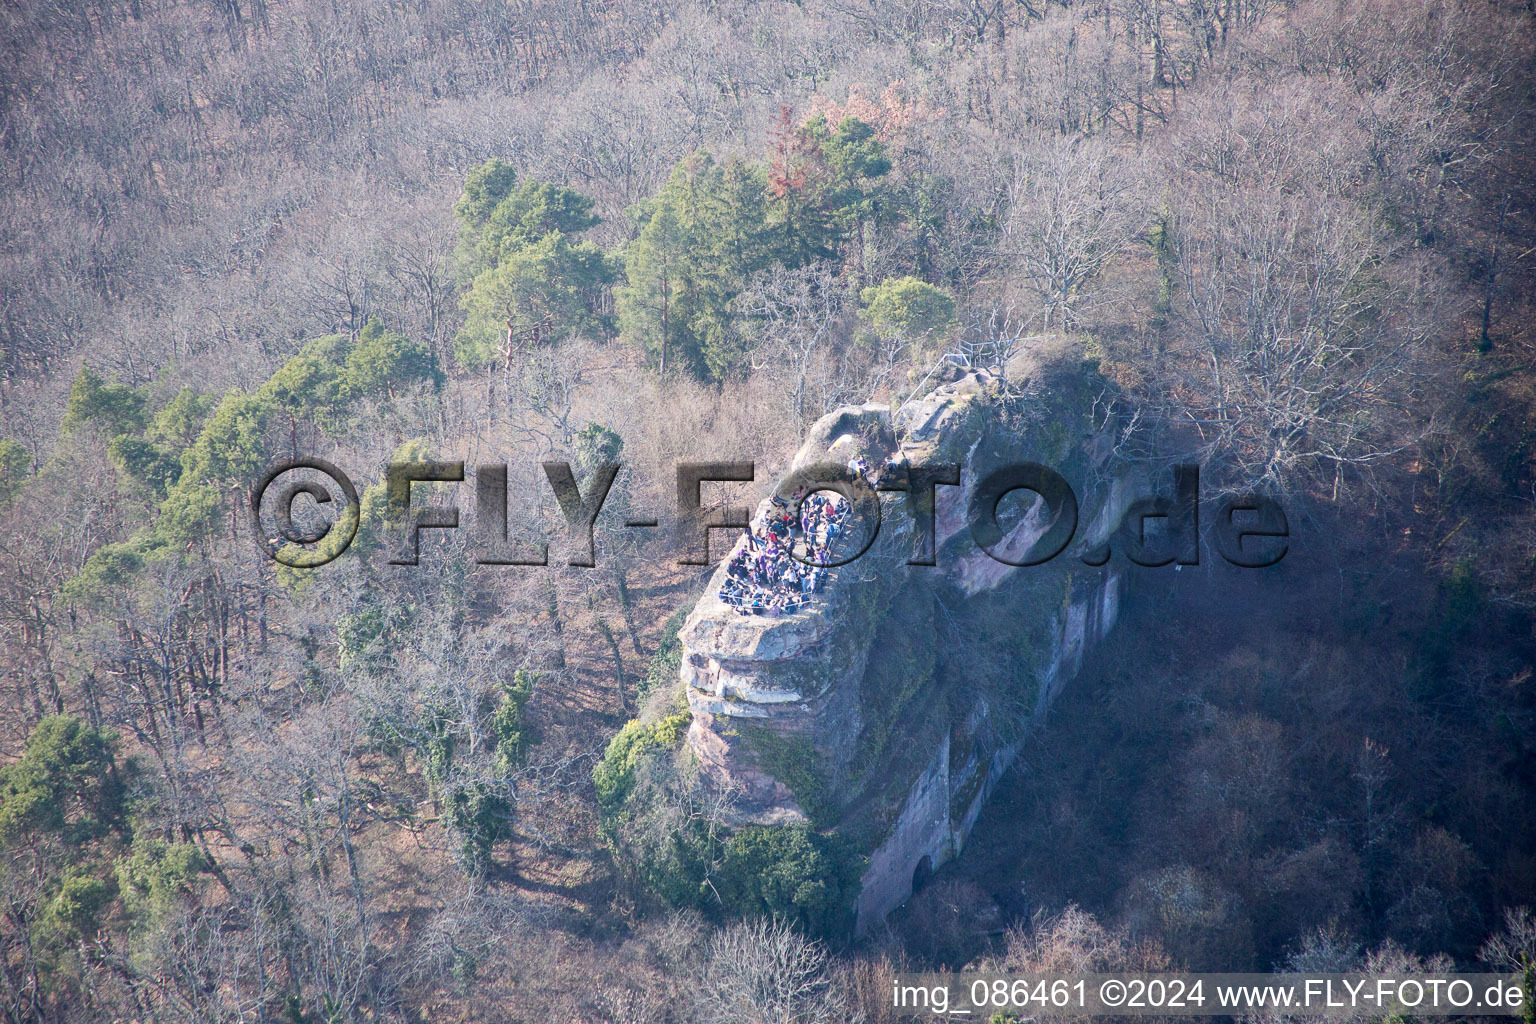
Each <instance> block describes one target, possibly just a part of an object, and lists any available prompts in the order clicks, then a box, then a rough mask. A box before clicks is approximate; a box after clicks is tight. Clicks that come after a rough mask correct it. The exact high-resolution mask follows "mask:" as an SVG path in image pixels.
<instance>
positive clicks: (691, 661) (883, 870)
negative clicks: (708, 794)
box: [679, 359, 1133, 931]
mask: <svg viewBox="0 0 1536 1024" xmlns="http://www.w3.org/2000/svg"><path fill="white" fill-rule="evenodd" d="M1105 388H1106V384H1105V382H1104V380H1103V378H1101V377H1099V376H1098V374H1097V373H1096V370H1095V368H1094V367H1093V366H1092V364H1087V363H1083V362H1081V361H1079V360H1075V359H1072V360H1066V361H1057V362H1054V363H1051V364H1049V365H1047V366H1044V367H1037V368H1035V369H1034V370H1033V371H1032V372H1030V373H1029V374H1028V375H1027V377H1025V379H1023V380H1022V381H1021V380H1019V379H1017V378H1015V379H1014V380H1012V381H1010V382H1005V381H1003V380H1001V379H999V378H996V377H993V376H991V375H988V374H986V373H981V372H977V373H973V374H970V375H968V376H966V377H964V378H962V379H960V380H958V381H955V382H954V383H951V384H947V385H945V386H943V387H940V388H939V389H938V390H937V391H935V392H934V393H932V394H931V395H930V396H928V397H926V398H924V399H922V400H920V401H913V402H909V403H908V404H907V405H905V406H903V407H902V408H901V409H900V410H899V411H898V412H896V413H895V414H894V415H893V414H892V412H891V410H890V409H889V408H887V407H885V406H880V405H866V406H850V407H845V408H842V409H839V410H837V411H836V412H833V413H831V414H829V415H827V416H825V417H823V418H822V419H821V420H820V421H818V422H817V423H816V424H815V426H814V427H813V428H812V429H811V431H810V433H809V435H808V436H807V438H806V440H805V443H804V445H803V446H802V447H801V449H800V451H799V452H798V453H797V455H796V457H795V460H794V463H793V465H792V467H791V471H790V472H791V474H793V473H794V472H796V471H799V470H804V469H806V468H807V467H810V466H813V465H816V464H821V463H827V462H829V461H835V462H839V463H846V462H847V461H848V460H849V458H850V457H851V456H852V455H853V454H855V453H856V452H857V453H862V454H863V455H864V457H865V458H866V460H867V461H868V463H869V464H870V465H871V466H874V467H881V466H883V465H884V464H885V463H886V461H887V459H888V458H890V457H892V456H895V458H896V459H897V460H898V461H902V460H905V462H907V463H908V464H910V465H914V466H916V465H925V464H926V465H932V464H941V463H947V464H952V465H957V466H959V467H961V483H960V485H959V486H958V487H941V488H940V489H939V491H938V498H937V501H936V506H937V507H936V515H935V517H934V520H935V527H934V531H933V534H934V543H935V548H934V550H935V553H936V562H937V564H936V565H934V566H925V565H911V564H908V559H909V557H910V556H911V555H912V554H913V552H914V551H915V550H917V542H918V530H919V521H920V519H919V517H918V516H915V515H914V514H913V511H914V510H913V508H912V507H909V501H911V496H910V495H909V494H907V493H903V492H899V491H892V492H883V493H882V494H881V497H880V505H881V517H880V518H881V523H882V527H881V529H880V532H879V535H878V538H877V539H876V541H875V542H874V544H873V545H872V546H871V548H870V549H869V551H868V552H866V553H865V554H864V555H863V556H862V557H860V558H859V559H857V560H856V561H854V562H852V563H850V564H848V565H846V566H843V567H840V568H838V569H836V570H833V573H832V577H831V580H830V583H829V584H828V585H827V586H826V587H825V588H824V589H823V590H822V592H821V593H819V594H818V595H816V597H815V599H813V600H812V601H811V602H810V603H808V604H807V605H806V606H805V607H803V608H802V609H801V610H799V611H797V612H795V613H793V614H788V615H781V616H759V615H744V614H741V613H740V612H739V611H738V610H737V609H736V608H734V607H731V606H730V605H728V604H726V603H724V602H723V601H721V600H720V597H719V592H720V587H721V584H722V583H723V581H724V579H725V573H726V563H722V564H721V566H720V567H719V568H718V569H717V571H716V573H715V575H714V576H713V578H712V579H711V581H710V584H709V586H708V588H707V589H706V592H705V596H704V597H703V598H702V599H701V600H700V601H699V602H698V604H697V606H696V607H695V608H694V610H693V612H692V613H691V614H690V615H689V617H688V619H687V621H686V623H685V624H684V626H683V628H682V630H681V632H680V633H679V637H680V639H681V640H682V642H683V645H684V649H683V658H682V669H681V671H682V676H683V682H684V684H685V686H686V691H687V696H688V704H689V707H690V708H691V710H692V712H693V720H692V724H691V726H690V729H689V734H688V741H689V743H690V745H691V747H692V750H693V752H694V754H695V755H696V756H697V757H698V759H699V761H700V763H701V765H702V767H703V770H704V772H705V775H706V777H707V778H708V779H709V780H710V783H711V784H712V785H714V786H717V787H724V788H728V789H729V790H730V791H731V792H732V794H733V798H734V799H733V803H732V806H733V808H734V810H733V812H732V813H733V814H734V815H735V816H736V818H737V819H738V820H739V822H750V823H756V824H787V823H802V822H809V823H810V824H812V825H814V826H815V827H817V828H821V829H836V830H837V831H839V832H840V833H842V834H843V835H844V836H845V837H847V838H848V839H850V840H851V841H852V844H853V847H854V848H855V849H858V850H860V851H862V852H863V853H865V854H866V855H867V856H868V863H867V867H866V868H865V870H864V874H863V882H862V887H861V892H860V895H859V898H858V904H857V907H856V908H854V909H855V912H856V917H857V925H856V927H857V929H858V930H860V931H867V930H868V929H869V928H870V927H872V926H874V925H875V924H877V923H878V922H879V921H881V920H883V918H884V916H885V915H886V914H887V913H888V912H889V911H890V910H891V909H892V908H894V907H895V906H898V905H899V904H901V903H902V902H903V901H905V900H906V899H907V898H908V896H909V895H910V894H911V892H912V890H913V887H914V885H915V884H916V885H920V884H921V883H922V881H923V880H924V879H925V878H926V877H927V874H928V873H930V872H931V871H932V870H933V869H934V868H936V867H938V866H939V865H940V864H941V863H943V862H944V861H945V860H947V859H949V858H950V857H953V856H954V855H955V854H957V853H958V852H959V850H960V848H961V846H962V845H963V844H964V842H965V839H966V836H967V835H968V834H969V832H970V830H971V827H972V826H973V825H974V823H975V821H976V818H977V816H978V815H979V814H980V811H981V808H982V806H983V805H984V804H985V802H986V799H987V797H988V795H989V794H990V793H991V791H992V788H993V786H994V785H995V784H996V782H997V780H998V779H999V778H1000V777H1001V776H1002V774H1003V773H1004V772H1005V771H1006V770H1007V768H1008V766H1009V764H1010V763H1011V762H1012V760H1013V758H1014V756H1015V754H1016V753H1017V751H1018V749H1019V746H1020V744H1021V743H1022V742H1023V741H1024V739H1025V738H1026V737H1027V735H1028V733H1029V730H1030V726H1031V725H1032V723H1033V722H1034V721H1035V719H1036V718H1037V717H1038V716H1039V715H1040V714H1041V713H1042V711H1043V710H1044V708H1045V707H1046V706H1047V705H1048V704H1049V702H1050V701H1051V699H1052V698H1053V697H1054V696H1055V694H1056V693H1057V692H1058V691H1059V690H1060V688H1061V687H1062V686H1063V685H1064V684H1065V683H1066V682H1067V681H1068V680H1069V679H1070V678H1071V677H1072V676H1073V675H1074V674H1075V673H1076V672H1077V671H1078V667H1079V665H1080V664H1081V661H1082V657H1083V654H1084V651H1085V650H1086V649H1087V648H1088V647H1090V646H1091V645H1093V644H1094V643H1096V642H1097V641H1098V640H1100V639H1101V638H1102V637H1103V636H1104V635H1105V634H1106V633H1107V632H1108V631H1109V629H1110V628H1111V627H1112V626H1113V624H1114V622H1115V618H1116V615H1117V612H1118V607H1119V602H1120V599H1121V584H1122V580H1121V576H1120V574H1119V572H1118V571H1117V570H1116V569H1115V568H1113V566H1112V565H1104V566H1101V567H1098V568H1094V567H1091V566H1089V565H1087V564H1085V561H1084V559H1082V558H1081V557H1080V556H1081V555H1082V554H1083V553H1084V552H1089V551H1092V550H1094V549H1096V548H1098V547H1099V546H1100V545H1102V544H1103V543H1104V542H1106V541H1107V540H1108V539H1109V537H1110V535H1111V533H1112V531H1113V529H1114V527H1116V526H1117V525H1118V523H1119V519H1120V517H1121V516H1122V515H1123V513H1124V510H1125V508H1126V507H1127V505H1128V501H1129V496H1130V493H1131V491H1132V489H1133V488H1132V486H1131V480H1130V477H1129V475H1128V474H1127V473H1126V472H1125V471H1124V470H1123V468H1122V467H1120V466H1118V465H1117V464H1116V463H1115V461H1114V458H1113V452H1114V449H1115V444H1114V442H1115V430H1116V425H1115V424H1114V423H1113V422H1112V421H1111V422H1104V418H1103V417H1102V416H1097V417H1096V415H1095V409H1096V407H1098V408H1101V406H1098V403H1097V401H1096V400H1097V399H1099V398H1100V397H1101V395H1102V393H1103V391H1104V390H1105ZM1024 462H1031V463H1037V464H1040V465H1044V466H1048V467H1051V468H1052V469H1055V470H1056V471H1058V472H1059V473H1061V474H1062V475H1063V476H1064V477H1065V478H1066V479H1067V480H1068V481H1069V482H1070V483H1071V485H1072V487H1073V489H1074V491H1075V494H1076V497H1077V500H1078V502H1079V513H1078V516H1079V518H1078V526H1077V529H1076V531H1075V536H1074V539H1073V541H1072V543H1071V544H1070V545H1069V546H1068V547H1067V548H1066V550H1065V551H1063V552H1062V553H1061V554H1060V555H1059V556H1057V557H1056V558H1054V559H1052V560H1051V561H1050V562H1048V563H1046V564H1043V565H1035V566H1018V567H1016V566H1011V565H1008V564H1005V563H1004V562H1003V561H999V560H998V559H996V558H993V557H992V556H991V555H989V554H988V553H987V552H986V551H983V550H982V549H981V548H980V547H978V546H977V544H976V542H975V540H974V539H973V538H972V535H971V531H970V526H969V517H968V508H967V506H968V502H969V499H970V497H971V496H972V495H974V494H975V492H976V488H977V484H978V482H979V481H980V480H982V479H984V478H985V477H986V476H987V475H988V474H989V473H990V472H991V471H992V470H994V469H996V468H998V467H1001V466H1007V465H1017V464H1020V463H1024ZM885 482H886V483H889V482H890V481H885ZM1034 497H1035V496H1034V495H1033V494H1032V493H1031V492H1029V491H1017V492H1015V493H1014V496H1013V497H1012V498H1009V499H1005V500H1004V502H1003V503H1002V504H1001V505H1000V514H999V520H1000V525H1001V526H1002V528H1003V529H1004V530H1006V531H1007V532H1006V533H1005V534H1004V536H1003V539H1002V541H1001V542H1000V544H997V545H994V546H993V550H994V551H995V552H997V553H999V554H1002V555H1003V556H1004V557H1006V558H1009V559H1010V560H1013V561H1019V560H1022V559H1021V558H1020V557H1019V556H1021V555H1023V553H1024V552H1026V551H1029V550H1031V548H1032V546H1033V545H1034V544H1035V542H1036V541H1037V540H1038V539H1040V538H1041V537H1042V535H1045V534H1046V533H1047V532H1048V531H1049V530H1051V529H1052V527H1053V525H1055V524H1054V522H1053V520H1052V518H1051V516H1050V515H1049V514H1048V513H1047V509H1046V503H1045V502H1044V501H1043V500H1035V502H1034V504H1033V506H1032V507H1027V506H1028V502H1029V499H1032V498H1034ZM915 504H918V505H919V507H920V503H915ZM1010 505H1012V506H1016V508H1017V509H1018V510H1024V509H1026V507H1027V511H1014V510H1013V509H1011V508H1010ZM771 509H772V506H771V504H770V501H769V500H768V499H765V500H764V502H763V503H762V504H761V505H760V506H759V508H758V510H757V513H756V517H755V522H757V523H759V524H761V523H762V522H763V521H764V517H766V516H768V515H769V514H770V512H771ZM1010 511H1013V514H1012V515H1010V514H1009V513H1010ZM744 543H745V539H743V540H741V541H739V542H738V544H744ZM1090 560H1092V559H1090Z"/></svg>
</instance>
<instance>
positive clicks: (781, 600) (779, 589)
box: [720, 491, 849, 615]
mask: <svg viewBox="0 0 1536 1024" xmlns="http://www.w3.org/2000/svg"><path fill="white" fill-rule="evenodd" d="M795 499H796V501H798V502H799V504H800V516H799V522H798V523H797V522H796V521H795V515H794V513H793V512H791V511H790V507H791V503H790V502H788V501H785V500H784V499H783V498H780V497H778V496H777V495H775V496H774V498H773V507H772V508H771V509H770V510H769V513H768V515H767V517H766V518H765V521H764V523H763V524H762V525H761V526H758V525H754V526H753V528H752V530H751V532H749V533H748V534H747V543H746V546H745V547H743V548H741V549H740V550H739V551H736V552H734V553H733V554H732V555H731V561H730V564H729V565H728V566H727V567H726V574H725V582H724V583H723V584H722V585H721V587H720V600H722V601H724V602H725V603H726V604H728V605H731V606H732V607H734V608H735V609H736V610H737V611H738V612H740V613H741V614H743V615H788V614H790V613H792V612H796V611H799V610H800V608H801V607H803V606H804V605H805V603H806V602H807V601H809V600H810V598H811V595H812V594H815V593H816V592H817V591H819V590H820V589H821V588H822V587H824V586H825V585H826V581H827V575H828V571H829V570H828V569H826V568H824V567H825V566H826V565H827V563H829V562H831V561H832V546H833V544H834V543H835V542H836V540H837V538H838V536H839V535H840V534H841V533H842V532H843V526H844V522H845V520H846V519H847V516H848V511H849V505H848V503H847V501H845V500H844V499H842V498H840V497H839V498H828V497H826V496H824V495H822V494H820V493H815V494H804V493H803V492H798V491H797V492H796V494H795ZM797 543H800V544H802V545H803V548H804V550H803V552H802V557H803V559H804V561H798V560H796V559H795V558H794V557H792V552H793V551H794V548H795V545H796V544H797ZM806 562H809V563H811V564H809V565H808V564H805V563H806Z"/></svg>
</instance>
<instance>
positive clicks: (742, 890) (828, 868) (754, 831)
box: [713, 825, 858, 935]
mask: <svg viewBox="0 0 1536 1024" xmlns="http://www.w3.org/2000/svg"><path fill="white" fill-rule="evenodd" d="M857 867H858V861H857V858H855V857H854V856H852V854H851V851H849V850H847V849H846V848H845V845H844V844H843V843H842V842H841V841H840V840H839V839H838V838H837V837H836V836H833V835H828V834H825V833H821V832H817V831H816V830H814V829H812V828H810V827H809V826H805V825H749V826H747V827H746V828H742V829H738V830H737V831H736V832H735V833H733V834H732V835H731V837H730V839H729V840H728V841H727V842H726V844H725V856H724V859H723V860H722V862H721V864H720V867H719V869H718V870H717V871H716V873H715V876H714V879H713V882H714V888H715V889H716V890H718V892H719V894H720V899H721V902H722V904H723V905H724V907H725V909H726V911H727V912H728V913H730V914H732V915H733V916H737V917H755V916H768V917H777V918H782V919H784V920H788V921H793V922H794V923H796V924H797V925H799V926H800V927H801V928H803V929H804V930H805V931H807V932H809V933H811V934H813V935H834V934H838V933H841V932H842V931H844V930H845V929H846V928H847V926H848V924H849V921H848V917H849V915H850V913H851V907H852V904H853V896H854V892H855V886H856V885H857V884H858V872H857V870H856V869H857Z"/></svg>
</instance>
